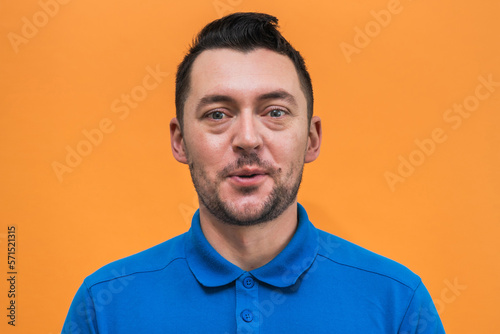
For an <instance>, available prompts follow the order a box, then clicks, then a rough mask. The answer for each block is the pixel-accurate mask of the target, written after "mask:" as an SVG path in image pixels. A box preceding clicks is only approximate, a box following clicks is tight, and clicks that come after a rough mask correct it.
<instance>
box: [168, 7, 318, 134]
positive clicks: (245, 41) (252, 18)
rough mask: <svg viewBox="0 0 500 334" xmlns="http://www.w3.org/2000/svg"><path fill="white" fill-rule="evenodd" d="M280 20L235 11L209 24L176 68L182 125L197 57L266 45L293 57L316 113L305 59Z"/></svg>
mask: <svg viewBox="0 0 500 334" xmlns="http://www.w3.org/2000/svg"><path fill="white" fill-rule="evenodd" d="M277 28H278V19H277V18H276V17H274V16H271V15H268V14H263V13H252V12H248V13H233V14H230V15H227V16H224V17H222V18H220V19H218V20H215V21H213V22H211V23H209V24H207V25H206V26H205V27H204V28H203V29H202V30H201V31H200V32H199V34H198V35H197V36H196V38H195V39H194V40H193V43H192V45H191V47H190V49H189V51H188V53H187V54H186V56H185V57H184V59H183V60H182V62H181V63H180V64H179V67H178V68H177V77H176V80H175V108H176V117H177V119H178V120H179V123H180V125H181V128H182V127H183V115H184V104H185V102H186V99H187V96H188V93H189V83H190V80H189V77H190V72H191V68H192V66H193V63H194V61H195V59H196V58H197V57H198V56H199V55H200V54H201V53H202V52H203V51H205V50H210V49H220V48H229V49H233V50H237V51H241V52H249V51H253V50H255V49H257V48H265V49H269V50H271V51H275V52H277V53H279V54H282V55H285V56H287V57H288V58H290V59H291V60H292V62H293V64H294V65H295V69H296V70H297V74H298V77H299V81H300V85H301V88H302V91H303V92H304V95H305V97H306V100H307V117H308V121H309V122H310V121H311V118H312V114H313V100H314V99H313V89H312V83H311V77H310V76H309V72H308V71H307V68H306V64H305V61H304V58H302V56H301V55H300V53H299V52H298V51H297V50H295V49H294V48H293V47H292V46H291V45H290V43H289V42H288V41H287V40H286V39H285V38H284V37H283V36H282V35H281V33H280V32H279V31H278V29H277Z"/></svg>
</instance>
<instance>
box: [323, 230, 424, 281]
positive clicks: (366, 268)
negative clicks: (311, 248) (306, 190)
mask: <svg viewBox="0 0 500 334" xmlns="http://www.w3.org/2000/svg"><path fill="white" fill-rule="evenodd" d="M318 243H319V250H318V256H321V257H323V258H324V259H328V260H329V261H330V262H331V263H332V264H333V265H334V266H337V267H344V268H345V269H352V270H356V271H360V273H362V274H364V275H365V276H372V275H377V276H379V277H385V278H386V279H387V280H390V281H392V282H394V283H395V284H402V285H405V286H407V287H408V288H410V289H411V290H413V291H415V290H416V289H417V288H418V286H419V285H420V283H421V279H420V277H419V276H417V275H416V274H415V273H413V272H412V271H411V270H410V269H408V268H407V267H405V266H404V265H402V264H400V263H398V262H396V261H393V260H391V259H389V258H387V257H384V256H382V255H379V254H376V253H374V252H372V251H369V250H367V249H365V248H363V247H360V246H358V245H355V244H353V243H352V242H349V241H347V240H345V239H342V238H340V237H337V236H335V235H333V234H330V233H327V232H325V231H321V230H318Z"/></svg>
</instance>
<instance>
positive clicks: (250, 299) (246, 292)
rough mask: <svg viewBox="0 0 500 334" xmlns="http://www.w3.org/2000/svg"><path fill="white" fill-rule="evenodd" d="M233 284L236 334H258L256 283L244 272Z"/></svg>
mask: <svg viewBox="0 0 500 334" xmlns="http://www.w3.org/2000/svg"><path fill="white" fill-rule="evenodd" d="M235 283H236V284H235V287H236V310H235V311H236V314H235V315H236V325H237V333H245V334H250V333H252V334H256V333H259V318H258V317H259V313H258V310H257V308H256V306H255V305H259V304H258V303H259V300H258V297H259V295H258V282H257V281H256V280H255V278H254V277H253V276H251V274H250V273H248V272H246V273H244V274H243V275H241V276H240V277H239V278H238V279H237V281H236V282H235Z"/></svg>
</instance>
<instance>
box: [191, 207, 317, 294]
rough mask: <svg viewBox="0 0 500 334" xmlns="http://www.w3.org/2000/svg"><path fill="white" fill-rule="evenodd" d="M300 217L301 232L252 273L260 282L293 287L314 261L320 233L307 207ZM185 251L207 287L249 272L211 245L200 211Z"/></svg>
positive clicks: (195, 273) (194, 273)
mask: <svg viewBox="0 0 500 334" xmlns="http://www.w3.org/2000/svg"><path fill="white" fill-rule="evenodd" d="M297 217H298V219H297V220H298V225H297V229H296V231H295V234H294V235H293V237H292V239H291V240H290V242H289V243H288V245H287V246H286V247H285V249H283V250H282V251H281V253H279V254H278V255H277V256H276V257H275V258H274V259H272V260H271V261H270V262H269V263H267V264H265V265H263V266H262V267H259V268H257V269H254V270H252V271H250V272H249V273H250V274H251V275H253V276H254V277H255V278H257V279H258V280H259V281H261V282H264V283H266V284H269V285H272V286H275V287H279V288H283V287H288V286H291V285H293V284H295V282H296V281H297V280H298V279H299V277H300V276H301V275H302V274H303V273H304V272H305V271H306V270H307V269H309V267H310V266H311V265H312V263H313V262H314V259H315V258H316V255H317V253H318V247H319V246H318V233H317V230H316V228H315V227H314V226H313V224H312V223H311V222H310V221H309V218H308V216H307V212H306V210H305V209H304V207H303V206H302V205H300V204H298V203H297ZM185 250H186V259H187V262H188V265H189V268H190V269H191V272H192V273H193V275H194V276H195V277H196V279H197V280H198V282H200V284H202V285H203V286H206V287H217V286H222V285H226V284H229V283H231V282H233V281H234V280H236V279H237V278H238V277H240V276H241V275H242V274H244V273H246V271H245V270H243V269H241V268H239V267H237V266H236V265H234V264H232V263H231V262H229V261H227V260H226V259H225V258H223V257H222V256H221V255H220V254H219V253H217V251H216V250H215V249H214V248H213V247H212V245H210V243H209V242H208V240H207V239H206V238H205V236H204V235H203V231H202V230H201V226H200V212H199V210H197V211H196V212H195V214H194V216H193V219H192V221H191V228H190V229H189V231H188V232H187V233H186V235H185Z"/></svg>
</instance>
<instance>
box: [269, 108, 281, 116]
mask: <svg viewBox="0 0 500 334" xmlns="http://www.w3.org/2000/svg"><path fill="white" fill-rule="evenodd" d="M284 114H285V112H284V111H283V110H281V109H273V110H271V111H270V112H269V116H271V117H281V116H283V115H284Z"/></svg>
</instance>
